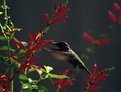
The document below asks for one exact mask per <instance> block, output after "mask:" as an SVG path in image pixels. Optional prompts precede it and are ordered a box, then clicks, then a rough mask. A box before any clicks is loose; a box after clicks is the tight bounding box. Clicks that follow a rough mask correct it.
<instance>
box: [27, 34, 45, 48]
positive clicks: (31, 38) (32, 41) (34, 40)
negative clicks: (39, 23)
mask: <svg viewBox="0 0 121 92" xmlns="http://www.w3.org/2000/svg"><path fill="white" fill-rule="evenodd" d="M44 34H45V33H44V32H36V33H34V34H33V35H32V34H29V35H28V39H29V42H28V43H29V47H30V48H32V47H33V46H34V45H35V44H36V43H37V42H39V41H40V39H41V37H42V36H43V35H44Z"/></svg>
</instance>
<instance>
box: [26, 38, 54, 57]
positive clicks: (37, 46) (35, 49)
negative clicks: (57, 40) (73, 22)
mask: <svg viewBox="0 0 121 92" xmlns="http://www.w3.org/2000/svg"><path fill="white" fill-rule="evenodd" d="M50 42H53V40H41V41H40V42H38V43H36V45H34V46H33V47H32V48H30V50H29V51H27V52H26V53H25V54H24V57H29V56H31V55H32V54H33V52H34V51H37V50H39V49H41V48H42V47H43V46H44V45H45V44H47V43H50Z"/></svg>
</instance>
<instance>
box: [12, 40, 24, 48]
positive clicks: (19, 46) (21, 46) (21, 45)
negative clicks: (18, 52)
mask: <svg viewBox="0 0 121 92" xmlns="http://www.w3.org/2000/svg"><path fill="white" fill-rule="evenodd" d="M13 42H14V43H15V44H16V45H17V46H18V48H20V49H23V50H26V47H25V46H24V45H23V44H22V42H21V41H18V40H17V39H13Z"/></svg>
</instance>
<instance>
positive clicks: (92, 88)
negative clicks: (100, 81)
mask: <svg viewBox="0 0 121 92" xmlns="http://www.w3.org/2000/svg"><path fill="white" fill-rule="evenodd" d="M101 88H102V87H101V86H91V87H90V88H89V90H90V91H95V90H96V91H99V90H100V89H101Z"/></svg>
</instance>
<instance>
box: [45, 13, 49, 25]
mask: <svg viewBox="0 0 121 92" xmlns="http://www.w3.org/2000/svg"><path fill="white" fill-rule="evenodd" d="M44 21H45V23H46V24H48V22H49V15H48V14H45V15H44Z"/></svg>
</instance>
